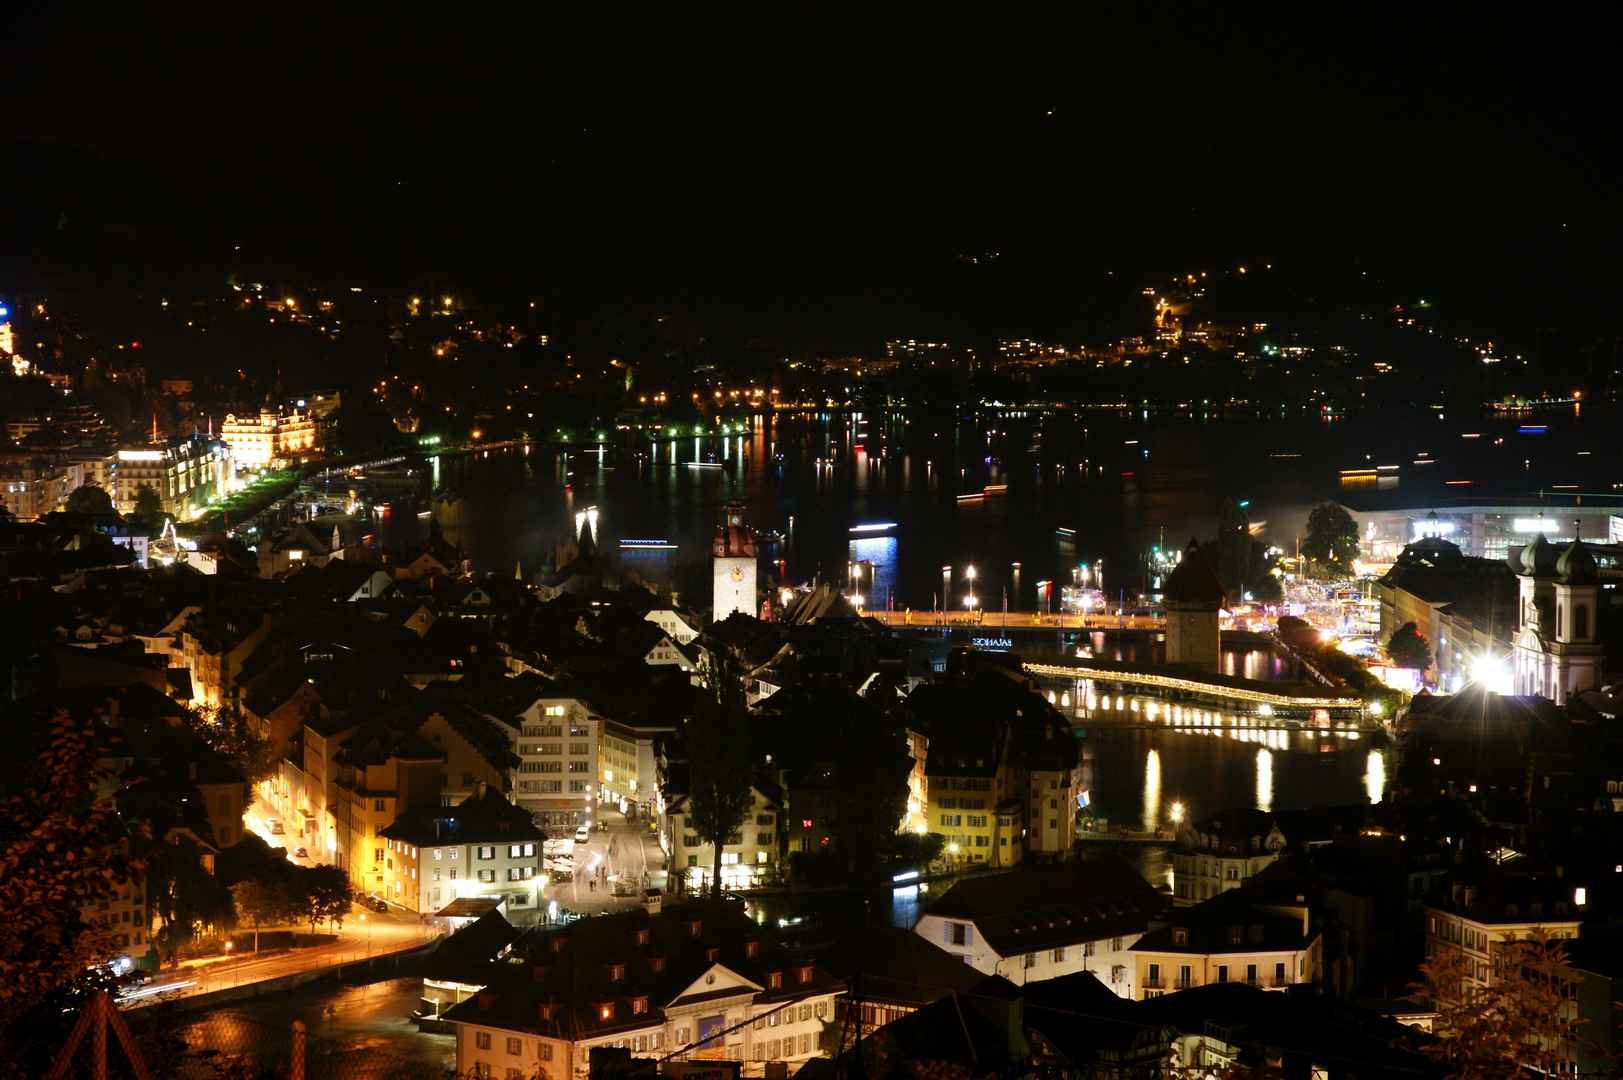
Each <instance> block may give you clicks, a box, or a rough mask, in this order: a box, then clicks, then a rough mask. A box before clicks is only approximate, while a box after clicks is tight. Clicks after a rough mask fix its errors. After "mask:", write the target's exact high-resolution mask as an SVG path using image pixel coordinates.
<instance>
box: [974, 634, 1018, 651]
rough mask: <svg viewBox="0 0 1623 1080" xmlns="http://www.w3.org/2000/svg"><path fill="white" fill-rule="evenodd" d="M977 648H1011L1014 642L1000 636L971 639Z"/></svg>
mask: <svg viewBox="0 0 1623 1080" xmlns="http://www.w3.org/2000/svg"><path fill="white" fill-rule="evenodd" d="M972 640H973V642H974V645H975V647H976V648H977V649H1012V648H1014V642H1012V641H1010V640H1009V639H1008V638H1002V637H978V638H974V639H972Z"/></svg>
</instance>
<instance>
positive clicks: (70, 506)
mask: <svg viewBox="0 0 1623 1080" xmlns="http://www.w3.org/2000/svg"><path fill="white" fill-rule="evenodd" d="M63 509H64V510H66V511H68V513H70V514H89V515H91V516H94V517H106V516H108V515H109V514H111V515H112V516H114V517H117V516H118V511H116V510H114V509H113V500H112V499H111V498H110V497H109V496H108V494H107V490H106V489H105V488H103V487H102V486H101V485H100V484H81V485H79V486H78V487H76V488H74V489H73V491H71V492H70V493H69V494H68V501H67V504H66V505H65V506H64V507H63Z"/></svg>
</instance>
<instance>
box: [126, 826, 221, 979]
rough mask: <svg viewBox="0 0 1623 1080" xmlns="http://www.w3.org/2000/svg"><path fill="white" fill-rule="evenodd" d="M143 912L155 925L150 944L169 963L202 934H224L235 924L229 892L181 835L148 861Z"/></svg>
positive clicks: (200, 853)
mask: <svg viewBox="0 0 1623 1080" xmlns="http://www.w3.org/2000/svg"><path fill="white" fill-rule="evenodd" d="M147 908H148V910H149V911H150V912H151V913H152V916H153V917H154V918H155V919H157V920H158V929H157V930H155V931H154V932H153V934H152V944H153V945H154V946H156V947H157V949H158V951H159V953H160V954H162V955H164V956H166V957H169V958H170V959H173V958H174V956H175V953H176V951H177V950H178V949H179V948H180V947H181V946H182V945H185V944H186V943H188V942H190V941H193V940H195V939H196V938H197V937H198V935H199V932H200V931H207V930H228V929H230V928H231V927H232V926H235V925H236V921H237V912H236V907H235V905H234V904H233V903H232V897H231V890H230V889H228V888H226V887H225V885H223V884H221V883H220V882H219V881H216V880H215V877H214V875H213V874H211V873H210V872H209V871H208V869H207V868H205V867H204V865H203V849H202V847H201V846H200V845H199V844H198V842H197V841H196V840H195V839H193V838H192V837H191V836H190V835H188V834H186V833H183V832H176V833H175V834H174V835H173V836H172V837H170V838H169V839H168V840H167V841H165V842H164V843H162V844H161V845H159V847H158V848H157V849H156V850H155V851H154V852H153V854H152V855H151V860H150V869H149V870H148V872H147Z"/></svg>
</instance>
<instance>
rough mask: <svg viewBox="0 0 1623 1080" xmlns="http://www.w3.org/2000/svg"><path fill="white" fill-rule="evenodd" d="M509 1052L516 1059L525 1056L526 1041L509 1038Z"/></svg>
mask: <svg viewBox="0 0 1623 1080" xmlns="http://www.w3.org/2000/svg"><path fill="white" fill-rule="evenodd" d="M507 1052H508V1053H509V1054H512V1055H513V1056H514V1057H518V1056H519V1055H521V1054H523V1053H524V1040H523V1039H513V1038H509V1039H508V1040H507Z"/></svg>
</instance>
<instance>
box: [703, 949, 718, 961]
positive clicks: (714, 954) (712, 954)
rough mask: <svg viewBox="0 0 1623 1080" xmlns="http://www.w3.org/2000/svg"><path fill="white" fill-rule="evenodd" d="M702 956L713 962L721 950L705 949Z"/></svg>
mask: <svg viewBox="0 0 1623 1080" xmlns="http://www.w3.org/2000/svg"><path fill="white" fill-rule="evenodd" d="M704 958H705V959H706V960H708V961H710V962H711V963H712V964H714V963H715V962H716V961H717V960H719V959H720V958H721V950H720V949H716V948H710V949H706V950H705V951H704Z"/></svg>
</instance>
